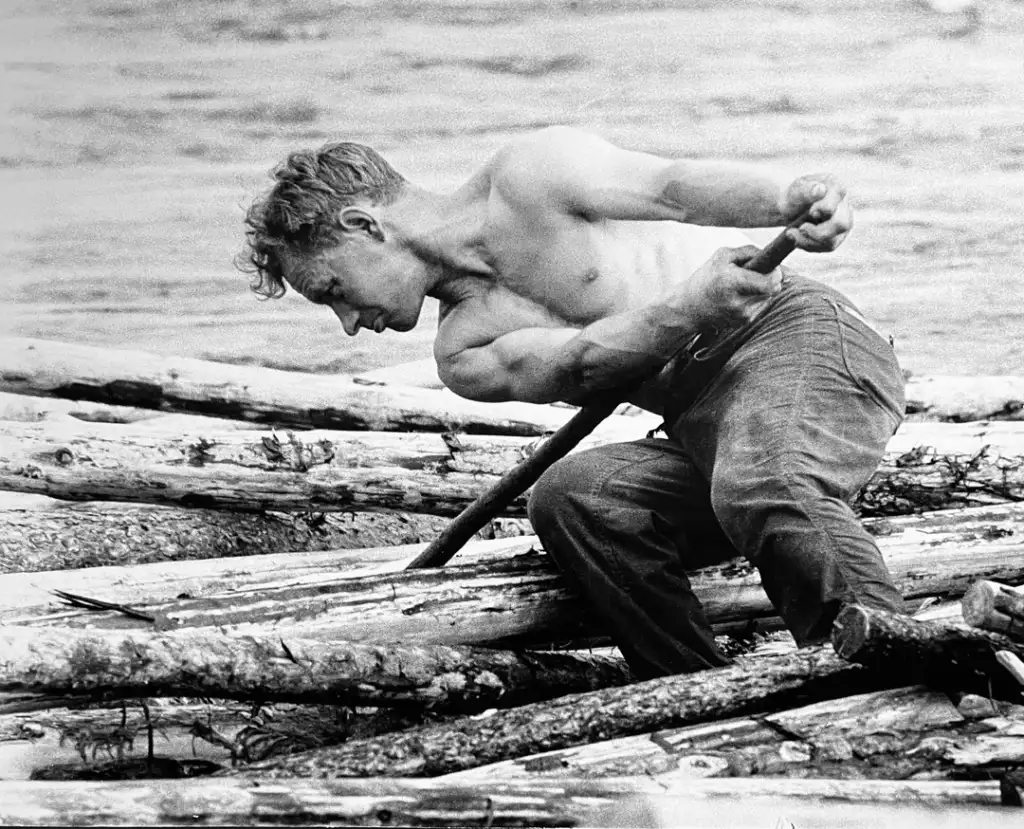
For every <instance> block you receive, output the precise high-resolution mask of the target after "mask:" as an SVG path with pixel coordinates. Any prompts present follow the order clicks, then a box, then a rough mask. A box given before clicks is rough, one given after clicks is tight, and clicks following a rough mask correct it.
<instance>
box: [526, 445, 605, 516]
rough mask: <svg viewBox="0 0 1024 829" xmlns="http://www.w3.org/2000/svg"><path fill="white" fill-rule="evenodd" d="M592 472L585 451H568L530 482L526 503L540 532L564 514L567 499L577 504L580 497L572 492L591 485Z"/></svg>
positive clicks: (591, 465)
mask: <svg viewBox="0 0 1024 829" xmlns="http://www.w3.org/2000/svg"><path fill="white" fill-rule="evenodd" d="M595 472H596V470H595V468H594V464H593V463H592V462H590V460H589V459H588V458H587V456H586V453H585V452H582V453H577V454H575V455H569V456H568V457H565V458H562V459H561V460H559V461H557V462H556V463H553V464H552V465H551V466H550V467H548V469H547V470H546V471H545V472H544V474H543V475H541V476H540V478H539V479H538V480H537V482H536V483H535V484H534V485H533V489H532V490H531V492H530V500H529V503H528V505H527V514H528V515H529V518H530V523H532V524H533V527H534V529H535V530H536V531H537V532H538V533H543V531H544V530H543V528H544V527H547V526H550V524H551V522H552V521H557V520H558V519H559V518H560V517H562V516H563V515H564V514H565V512H566V510H568V509H569V508H570V506H569V505H570V503H574V504H577V505H578V504H579V503H580V501H581V499H580V498H578V497H575V496H579V495H581V494H583V492H584V491H585V490H589V489H590V488H591V487H592V486H593V477H594V474H595Z"/></svg>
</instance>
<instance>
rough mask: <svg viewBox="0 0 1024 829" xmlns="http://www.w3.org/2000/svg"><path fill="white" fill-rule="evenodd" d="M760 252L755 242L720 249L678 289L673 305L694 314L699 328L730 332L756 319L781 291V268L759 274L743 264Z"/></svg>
mask: <svg viewBox="0 0 1024 829" xmlns="http://www.w3.org/2000/svg"><path fill="white" fill-rule="evenodd" d="M758 252H759V249H758V248H756V247H754V246H753V245H745V246H744V247H740V248H719V249H718V250H717V251H715V253H714V255H713V256H712V257H711V258H710V259H709V260H708V261H707V262H705V263H704V264H703V265H701V266H700V267H699V268H698V269H697V270H696V271H694V273H693V275H692V276H691V277H690V279H688V280H687V281H686V282H685V283H684V284H683V285H682V286H681V287H680V288H679V289H678V290H677V292H676V294H675V296H674V298H673V303H672V304H678V307H679V308H680V310H685V311H686V312H687V313H689V314H692V317H693V319H694V320H695V321H696V322H697V324H698V326H699V327H700V328H707V327H715V328H717V329H719V330H720V331H727V330H729V329H731V328H738V327H739V326H741V325H745V324H746V323H748V322H751V321H753V319H754V318H755V317H757V315H758V314H759V313H760V312H761V311H762V310H763V309H764V307H765V306H766V305H767V304H768V302H769V300H771V298H772V297H773V296H775V295H776V294H777V293H778V292H779V291H781V290H782V273H781V272H780V271H779V270H778V268H776V269H775V270H774V271H772V272H771V273H768V274H760V273H757V272H756V271H751V270H747V269H746V268H745V267H743V266H744V265H745V264H746V263H747V262H749V261H750V260H751V259H752V258H753V257H754V255H755V254H757V253H758Z"/></svg>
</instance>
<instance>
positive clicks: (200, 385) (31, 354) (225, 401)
mask: <svg viewBox="0 0 1024 829" xmlns="http://www.w3.org/2000/svg"><path fill="white" fill-rule="evenodd" d="M0 355H2V356H0V391H7V392H14V393H16V394H30V395H36V396H42V397H62V398H71V399H76V400H89V401H93V402H96V403H105V404H114V405H124V406H134V407H139V408H147V409H157V410H160V411H165V412H184V413H191V414H203V415H213V416H216V417H227V418H232V419H235V420H246V421H249V422H251V423H271V424H275V425H277V426H281V427H291V428H297V429H372V430H380V431H392V430H397V431H409V430H415V431H430V432H444V431H451V430H457V431H462V432H468V433H471V434H495V435H520V436H526V437H531V436H538V435H543V434H545V433H546V432H550V431H553V430H555V429H557V428H558V427H559V426H561V425H562V424H563V423H565V422H566V421H567V420H568V419H569V418H570V417H571V416H572V411H570V410H566V409H561V408H558V407H553V406H544V405H537V404H532V403H505V404H502V405H501V406H495V405H493V404H488V403H478V402H476V401H472V400H465V399H463V398H460V397H458V396H456V395H455V394H452V393H451V392H449V391H442V390H436V389H423V388H419V389H418V388H408V387H403V386H393V385H387V386H382V385H378V384H373V383H366V382H363V383H360V382H357V381H356V380H354V379H353V378H352V377H350V376H343V375H333V376H327V375H320V374H308V373H305V372H296V371H279V370H276V369H269V368H257V367H253V366H237V365H229V364H225V363H216V362H210V361H206V360H196V359H190V358H185V357H163V356H160V355H158V354H151V353H146V352H139V351H123V350H118V349H110V348H98V347H95V346H85V345H76V344H71V343H61V342H54V341H49V340H37V339H27V338H20V337H2V338H0Z"/></svg>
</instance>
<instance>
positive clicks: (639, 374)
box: [435, 246, 781, 403]
mask: <svg viewBox="0 0 1024 829" xmlns="http://www.w3.org/2000/svg"><path fill="white" fill-rule="evenodd" d="M756 253H757V248H755V247H752V246H747V247H743V248H723V249H721V250H719V251H718V252H717V253H715V255H714V256H713V257H712V258H711V259H710V260H709V261H708V262H707V263H705V264H704V265H703V266H701V267H700V268H699V269H698V270H697V271H696V272H695V273H694V275H693V277H692V278H691V279H690V280H687V281H686V282H685V283H684V284H682V285H680V286H677V287H675V288H673V289H672V291H671V292H669V293H666V294H665V295H663V296H660V297H657V298H655V299H653V300H652V301H651V302H650V303H648V304H647V305H644V306H642V307H640V308H636V309H631V310H629V311H624V312H621V313H618V314H613V315H611V316H609V317H605V318H604V319H601V320H597V321H596V322H593V323H591V324H590V325H587V326H585V327H584V328H582V329H576V328H526V329H520V330H517V331H511V332H508V333H505V334H502V335H500V336H497V337H489V336H488V335H487V334H486V332H485V331H484V330H482V329H476V330H475V333H472V334H468V335H463V336H462V337H450V336H447V337H443V336H438V338H437V340H436V341H435V357H436V359H437V365H438V374H439V376H440V378H441V380H442V382H443V383H444V384H445V385H446V386H448V388H450V389H451V390H452V391H454V392H455V393H456V394H459V395H461V396H463V397H469V398H472V399H474V400H487V401H501V400H525V401H529V402H533V403H549V402H551V401H554V400H566V399H578V398H580V397H585V396H586V395H588V394H591V393H593V392H598V391H601V390H604V389H609V388H613V387H616V386H625V385H633V384H636V383H639V382H641V381H642V380H644V379H646V378H649V377H651V376H653V375H654V374H655V373H656V372H657V371H658V370H660V369H661V368H662V367H663V366H664V365H665V364H666V363H667V362H668V361H669V360H670V359H672V357H673V356H675V355H676V354H677V353H678V352H679V351H680V350H681V349H683V348H684V347H685V346H686V344H687V343H689V342H690V340H692V339H693V337H694V335H695V334H697V333H699V332H700V331H701V330H703V329H706V328H707V327H708V326H711V325H718V326H723V327H731V326H733V325H741V324H743V323H745V322H747V321H748V320H750V319H753V318H754V317H755V316H756V314H757V313H758V311H759V310H760V309H761V308H762V307H763V305H764V304H765V303H767V302H768V301H769V299H770V298H771V297H772V296H774V295H775V294H776V293H777V292H778V291H779V289H780V287H781V275H780V274H779V272H778V271H773V272H772V273H770V274H767V275H762V274H758V273H755V272H753V271H750V270H747V269H746V268H744V267H743V264H744V263H745V262H747V261H748V260H749V259H750V258H751V257H752V256H754V254H756Z"/></svg>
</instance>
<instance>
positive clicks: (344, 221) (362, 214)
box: [338, 205, 384, 242]
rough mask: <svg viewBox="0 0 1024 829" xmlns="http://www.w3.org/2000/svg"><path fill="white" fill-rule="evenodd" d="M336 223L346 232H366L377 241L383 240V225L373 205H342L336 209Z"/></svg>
mask: <svg viewBox="0 0 1024 829" xmlns="http://www.w3.org/2000/svg"><path fill="white" fill-rule="evenodd" d="M338 224H339V225H340V226H341V229H342V230H344V231H346V232H347V233H366V234H368V235H370V236H372V237H373V238H374V239H376V240H377V241H380V242H383V241H384V225H383V224H382V223H381V220H380V216H379V215H378V211H377V209H376V208H374V207H363V206H360V205H351V206H349V207H343V208H342V209H341V210H339V211H338Z"/></svg>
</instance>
